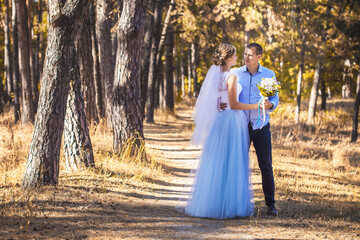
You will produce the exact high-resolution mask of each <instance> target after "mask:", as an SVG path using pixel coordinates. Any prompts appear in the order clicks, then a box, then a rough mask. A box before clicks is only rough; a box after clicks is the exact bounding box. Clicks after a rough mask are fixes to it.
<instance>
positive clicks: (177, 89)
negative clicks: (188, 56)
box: [173, 36, 179, 96]
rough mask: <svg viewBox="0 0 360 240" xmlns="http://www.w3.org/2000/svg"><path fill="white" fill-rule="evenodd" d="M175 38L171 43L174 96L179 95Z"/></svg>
mask: <svg viewBox="0 0 360 240" xmlns="http://www.w3.org/2000/svg"><path fill="white" fill-rule="evenodd" d="M175 39H176V38H175V36H174V43H173V57H174V70H173V72H174V73H173V78H174V87H175V88H174V91H175V96H177V95H178V93H179V58H178V56H177V55H178V54H177V48H176V43H175Z"/></svg>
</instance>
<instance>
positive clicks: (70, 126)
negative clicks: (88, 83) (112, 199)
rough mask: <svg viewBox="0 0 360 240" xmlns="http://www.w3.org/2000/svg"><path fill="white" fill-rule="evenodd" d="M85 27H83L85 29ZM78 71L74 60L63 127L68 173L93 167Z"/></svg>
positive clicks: (79, 48) (78, 49)
mask: <svg viewBox="0 0 360 240" xmlns="http://www.w3.org/2000/svg"><path fill="white" fill-rule="evenodd" d="M87 26H88V25H86V24H84V25H83V27H85V28H87ZM77 47H78V48H77V52H81V51H82V50H83V49H82V46H81V45H80V44H77ZM79 71H80V69H79V66H78V64H77V62H76V60H75V59H74V61H73V67H72V70H71V81H70V90H69V95H68V99H67V105H66V115H65V125H64V155H65V161H66V169H67V170H68V171H78V170H80V169H83V168H84V167H94V166H95V162H94V154H93V150H92V145H91V140H90V135H89V127H88V124H87V121H86V114H85V107H84V98H83V95H82V92H81V79H80V75H81V74H80V72H79Z"/></svg>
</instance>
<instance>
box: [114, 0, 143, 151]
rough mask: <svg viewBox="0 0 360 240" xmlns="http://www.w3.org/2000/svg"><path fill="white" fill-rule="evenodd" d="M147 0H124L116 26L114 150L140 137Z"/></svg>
mask: <svg viewBox="0 0 360 240" xmlns="http://www.w3.org/2000/svg"><path fill="white" fill-rule="evenodd" d="M146 3H147V1H146V0H126V1H124V5H123V10H122V13H121V17H120V23H119V27H118V46H119V47H118V52H117V54H116V55H117V57H116V71H115V79H114V86H113V96H114V98H113V116H112V121H113V131H114V141H113V143H114V150H115V151H117V152H120V151H121V149H122V148H123V147H124V145H125V143H126V142H128V141H131V140H132V139H134V142H135V144H136V145H139V144H140V143H141V142H140V139H139V137H140V138H143V122H142V119H143V118H142V115H141V96H140V94H141V93H140V82H139V79H140V68H139V66H140V64H141V49H142V45H143V40H144V27H145V10H146V6H147V4H146Z"/></svg>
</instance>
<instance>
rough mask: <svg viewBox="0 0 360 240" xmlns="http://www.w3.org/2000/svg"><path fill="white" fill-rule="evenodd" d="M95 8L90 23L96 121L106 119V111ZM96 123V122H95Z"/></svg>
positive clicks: (92, 5)
mask: <svg viewBox="0 0 360 240" xmlns="http://www.w3.org/2000/svg"><path fill="white" fill-rule="evenodd" d="M94 11H95V6H94V3H90V10H89V12H90V23H91V44H92V46H91V49H92V51H91V53H92V58H93V63H94V65H93V74H94V88H95V105H96V116H95V119H98V120H99V119H100V118H104V117H105V110H104V104H103V94H102V87H101V80H100V64H99V56H98V55H99V50H98V44H97V38H96V30H95V12H94ZM95 121H96V120H95Z"/></svg>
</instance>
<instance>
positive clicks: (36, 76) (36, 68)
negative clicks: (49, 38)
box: [34, 0, 43, 109]
mask: <svg viewBox="0 0 360 240" xmlns="http://www.w3.org/2000/svg"><path fill="white" fill-rule="evenodd" d="M42 5H43V2H42V0H38V28H40V26H41V24H42ZM41 39H42V36H41V35H40V30H39V29H38V31H37V35H36V43H35V49H34V80H35V81H34V89H35V91H34V93H35V97H34V108H35V109H37V105H38V102H39V89H38V84H39V82H40V76H41V71H42V67H41V66H42V64H41V63H40V61H41V58H40V43H41ZM35 86H36V87H35Z"/></svg>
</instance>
